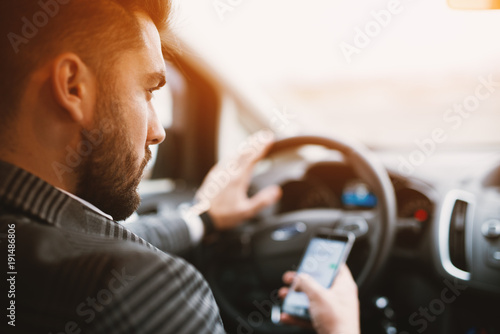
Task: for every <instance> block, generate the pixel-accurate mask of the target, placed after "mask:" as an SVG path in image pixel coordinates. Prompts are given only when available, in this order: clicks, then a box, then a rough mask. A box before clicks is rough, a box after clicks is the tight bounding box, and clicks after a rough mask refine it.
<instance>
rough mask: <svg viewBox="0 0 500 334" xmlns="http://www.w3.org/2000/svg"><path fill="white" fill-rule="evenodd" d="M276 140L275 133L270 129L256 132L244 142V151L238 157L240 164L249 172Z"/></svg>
mask: <svg viewBox="0 0 500 334" xmlns="http://www.w3.org/2000/svg"><path fill="white" fill-rule="evenodd" d="M274 141H275V136H274V133H273V132H272V131H270V130H262V131H259V132H256V133H254V134H253V135H251V136H250V137H248V139H247V140H246V141H245V143H244V144H243V146H242V147H243V149H242V153H240V155H239V156H238V158H237V163H238V165H239V166H241V167H243V169H244V170H246V171H247V172H248V171H249V170H252V169H253V167H254V165H255V164H256V163H257V162H258V161H259V160H261V159H262V158H263V157H265V155H266V154H267V152H268V151H269V149H270V148H271V146H272V145H273V144H274Z"/></svg>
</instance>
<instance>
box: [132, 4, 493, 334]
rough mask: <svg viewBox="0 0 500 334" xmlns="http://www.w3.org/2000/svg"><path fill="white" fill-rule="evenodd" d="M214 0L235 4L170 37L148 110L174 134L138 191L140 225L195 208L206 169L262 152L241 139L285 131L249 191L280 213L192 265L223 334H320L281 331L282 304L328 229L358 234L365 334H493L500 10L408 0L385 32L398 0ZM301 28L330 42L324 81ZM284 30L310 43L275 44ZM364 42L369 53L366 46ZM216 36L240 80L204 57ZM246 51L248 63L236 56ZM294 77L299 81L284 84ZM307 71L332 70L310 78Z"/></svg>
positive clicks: (213, 245)
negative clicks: (266, 197) (311, 246)
mask: <svg viewBox="0 0 500 334" xmlns="http://www.w3.org/2000/svg"><path fill="white" fill-rule="evenodd" d="M220 2H222V3H225V4H226V6H230V7H231V8H232V9H231V10H228V9H227V8H228V7H224V8H226V10H225V11H223V10H222V9H220V8H219V9H217V7H213V6H212V5H214V4H215V3H216V2H214V4H212V3H211V2H206V3H205V4H203V5H200V2H196V3H195V2H194V1H193V2H192V4H191V5H189V4H185V5H179V7H181V8H180V9H179V11H183V10H184V11H186V12H187V13H188V14H185V15H186V16H187V17H189V16H190V15H191V16H192V17H194V18H193V19H192V20H193V21H197V23H198V26H200V27H198V29H201V30H200V31H204V34H205V35H203V36H201V37H199V40H198V39H195V38H193V37H192V36H193V35H196V34H198V33H199V31H198V32H197V31H195V30H194V28H190V26H189V20H188V19H186V20H185V21H182V20H180V21H181V23H180V24H177V25H178V26H179V27H178V29H179V30H182V31H188V32H187V33H186V32H185V33H184V34H183V33H178V34H175V38H173V41H174V43H175V48H172V52H171V54H170V56H169V58H168V59H167V61H166V63H167V68H168V84H167V87H166V88H165V89H163V90H162V91H161V92H159V94H158V95H157V96H156V97H155V103H156V104H157V106H156V109H157V112H158V114H159V115H160V118H161V120H162V122H163V124H164V126H165V129H166V134H167V137H166V139H165V141H164V142H163V143H162V144H161V145H160V146H159V147H158V148H157V149H155V158H154V160H153V162H152V163H151V164H150V166H149V169H148V172H147V177H146V178H145V179H144V180H143V182H142V183H141V185H140V193H141V196H142V204H141V207H140V208H139V210H138V214H139V215H148V214H157V213H161V212H164V211H168V210H176V209H177V207H178V206H179V205H180V204H182V203H185V202H190V201H191V200H192V199H193V197H194V194H195V192H196V189H197V188H198V187H199V186H200V184H201V183H202V181H203V179H204V176H205V175H206V174H207V172H208V171H209V170H210V168H211V167H212V166H213V165H214V164H216V163H217V162H218V161H220V160H221V159H224V158H226V157H228V156H229V155H230V154H231V153H233V152H236V151H238V150H242V149H245V148H247V147H251V146H252V143H250V142H248V140H247V139H246V138H247V136H249V135H250V134H252V133H254V132H256V131H259V130H261V129H271V130H273V131H274V132H275V133H276V136H277V142H276V143H275V145H274V146H273V148H272V149H271V150H270V152H269V153H268V155H267V156H266V157H265V158H264V159H263V160H262V161H261V162H259V164H258V165H257V167H256V169H255V173H254V176H253V179H252V183H251V186H250V189H249V194H250V195H251V194H254V193H256V192H258V191H259V190H260V189H263V188H265V187H266V186H269V185H272V184H278V185H280V186H281V188H282V190H283V196H282V198H281V200H280V201H279V202H278V203H277V204H275V205H273V206H271V207H268V208H266V209H265V210H263V211H262V212H260V213H259V214H258V215H257V216H256V217H255V218H253V219H252V220H250V221H246V222H244V223H243V224H242V225H241V226H240V227H238V228H236V229H234V230H231V231H227V232H224V233H221V234H220V235H218V236H217V238H216V240H210V241H206V242H203V243H202V244H201V245H200V246H198V247H197V248H196V249H195V250H193V251H192V252H191V253H189V254H185V255H184V257H185V258H186V259H187V260H188V261H189V262H190V263H192V264H193V265H195V266H196V267H197V268H198V269H199V270H200V271H201V272H202V274H203V275H204V276H205V278H206V279H207V281H208V282H209V284H210V287H211V289H212V291H213V293H214V296H215V298H216V301H217V303H218V306H219V308H220V311H221V316H222V319H223V322H224V325H225V327H226V331H227V332H228V333H309V332H310V331H308V330H305V329H301V328H298V327H292V326H285V325H282V324H280V323H279V321H277V319H279V313H280V301H279V300H278V299H277V298H276V291H277V289H279V288H280V287H281V286H282V285H283V284H282V281H281V276H282V274H283V273H284V272H285V271H287V270H294V269H296V268H297V265H298V263H299V261H300V259H301V256H302V254H303V252H304V249H305V247H306V245H307V243H308V240H309V239H310V238H311V236H312V235H313V234H314V233H315V231H316V230H317V229H319V228H323V227H328V228H334V229H338V230H343V231H349V232H352V233H353V234H354V235H355V236H356V242H355V244H354V247H353V250H352V252H351V254H350V256H349V259H348V261H347V264H348V266H349V268H350V269H351V271H352V273H353V276H354V278H355V279H356V282H357V284H358V287H359V298H360V302H361V303H360V305H361V328H362V333H450V334H451V333H453V334H455V333H464V334H465V333H500V321H499V320H498V316H499V311H500V306H499V305H500V304H499V300H500V299H499V298H500V131H499V129H500V128H499V124H500V113H499V111H498V110H499V106H500V91H498V90H499V89H498V88H499V87H500V76H498V82H499V83H497V75H496V74H498V73H499V71H498V69H500V64H499V63H498V59H499V58H498V56H500V42H499V41H498V33H497V32H498V28H500V23H498V22H500V20H498V18H499V15H500V12H498V11H495V10H485V9H486V8H488V9H489V8H496V7H498V3H497V1H466V0H460V1H458V0H453V1H450V2H449V3H446V2H445V1H435V0H433V1H426V0H421V1H419V2H415V1H400V2H398V3H399V4H400V6H401V7H400V8H399V9H401V11H400V12H398V11H397V10H393V11H392V12H394V13H396V14H393V17H392V19H391V20H392V21H391V22H390V24H388V25H387V26H386V27H385V26H384V25H383V24H382V23H383V21H377V20H376V17H379V18H380V17H381V16H380V15H382V14H380V13H392V12H391V11H390V8H392V7H391V6H393V5H394V3H393V2H391V1H375V2H373V3H372V2H367V1H362V2H359V3H357V4H352V2H350V3H348V1H336V2H328V1H319V0H318V1H313V2H311V3H310V4H309V3H308V4H305V3H303V2H299V1H278V2H277V3H276V4H272V5H271V4H267V3H265V2H263V1H260V2H259V1H256V2H245V1H241V2H238V1H220ZM391 3H392V5H391ZM183 6H185V7H183ZM190 6H192V7H193V8H190ZM196 6H198V7H197V9H195V8H194V7H196ZM199 6H201V7H199ZM304 6H308V8H304ZM394 8H395V7H394ZM394 8H393V9H394ZM201 9H205V11H203V10H201ZM403 9H404V10H403ZM382 10H384V12H382ZM198 12H200V13H204V15H206V16H207V17H209V18H208V19H206V21H213V26H214V28H212V30H210V29H208V28H207V27H206V26H205V25H204V24H205V22H206V21H201V22H200V21H199V20H198V16H196V15H202V14H196V13H198ZM259 13H260V15H262V21H263V22H260V23H259V22H257V23H256V22H255V20H254V19H252V15H258V14H259ZM373 13H376V14H377V13H378V14H377V15H379V14H380V15H379V16H377V15H372V14H373ZM298 15H302V16H303V17H304V25H307V24H310V25H313V26H314V25H315V24H317V26H316V29H317V30H318V31H324V30H326V31H325V35H326V36H328V38H330V39H331V40H330V46H329V48H331V49H332V50H331V52H333V53H335V55H336V58H332V59H331V62H332V63H337V64H336V65H335V66H333V65H332V68H330V69H327V70H324V72H325V73H326V74H325V73H323V72H321V70H320V69H316V67H318V68H319V67H321V66H322V65H321V64H314V63H315V62H316V58H315V57H316V56H317V54H316V53H317V52H318V53H319V52H320V51H321V50H314V49H312V50H311V48H312V47H313V46H312V45H313V44H312V43H313V42H311V44H307V39H308V38H309V37H310V38H311V39H314V38H316V37H317V36H309V37H308V36H307V33H308V31H309V30H307V29H305V28H303V27H301V28H297V30H293V29H294V28H290V27H291V26H292V25H293V26H295V23H293V21H295V22H297V20H298V17H297V16H298ZM440 15H441V16H440ZM330 16H331V17H330ZM387 17H388V16H386V17H385V18H386V21H385V22H387V20H389V19H388V18H387ZM336 19H338V20H339V21H341V22H337V23H332V27H330V28H326V27H325V26H323V25H326V24H327V23H328V22H330V21H332V20H336ZM447 19H449V20H450V21H445V20H447ZM381 20H382V19H381ZM272 22H274V23H275V24H274V25H273V24H272ZM282 22H283V23H282ZM315 22H316V23H315ZM373 22H380V23H379V24H378V27H381V29H382V30H381V32H380V33H379V34H375V33H374V31H373V30H370V29H371V28H370V24H371V23H373ZM416 22H419V24H418V25H416ZM448 23H449V24H450V26H447V24H448ZM251 24H257V25H259V26H260V25H261V26H260V27H258V28H255V29H256V32H254V34H255V36H254V39H255V40H252V41H251V40H249V39H250V37H249V36H253V35H252V33H251V32H248V35H245V33H243V32H242V31H243V30H238V29H240V28H241V27H243V26H245V25H246V26H249V25H251ZM341 24H342V27H341V26H340V25H341ZM174 25H175V24H174ZM372 26H375V25H374V24H372ZM365 27H368V28H367V29H368V30H364V29H365ZM231 28H234V31H232V32H228V30H231ZM338 28H341V29H343V31H344V32H338V30H337V29H338ZM190 29H191V30H192V31H191V32H189V30H190ZM247 29H248V27H247ZM273 29H275V30H278V31H279V32H276V31H274V30H273ZM287 29H290V30H291V33H297V31H298V30H299V29H301V30H302V29H303V36H298V37H297V41H295V42H294V41H292V40H290V41H288V42H283V43H285V45H281V44H280V41H279V40H277V39H274V40H273V38H275V37H276V36H282V38H283V39H285V37H284V36H285V34H286V33H287ZM328 29H331V30H328ZM222 31H223V32H222ZM345 31H347V33H346V32H345ZM370 31H371V35H369V33H370ZM217 32H218V33H219V34H220V36H222V35H223V34H229V33H231V34H233V35H231V36H233V37H232V38H229V37H227V36H226V38H225V39H224V38H222V37H220V36H217V35H216V34H217ZM190 34H191V35H190ZM266 34H269V35H271V36H270V37H269V40H273V42H269V41H267V40H266V39H265V38H264V37H265V36H264V35H266ZM357 34H358V35H359V36H358V39H359V40H356V36H357ZM190 36H191V37H190ZM235 36H236V37H238V38H236V37H235ZM263 36H264V37H263ZM338 36H340V37H338ZM346 36H347V37H349V36H350V38H351V39H349V38H347V37H346ZM360 36H361V37H362V36H368V37H369V38H371V43H370V46H368V47H366V48H361V47H358V46H357V44H356V41H358V42H359V41H360V40H362V38H361V37H360ZM318 39H320V38H319V37H318ZM200 40H206V41H200ZM213 40H217V41H219V42H217V43H220V45H222V44H223V43H226V44H227V45H226V48H225V49H223V48H221V50H216V51H217V52H219V54H221V53H224V52H226V51H227V50H234V49H238V48H241V50H240V52H241V53H237V52H236V51H235V53H234V54H232V56H234V58H238V59H237V61H236V66H241V67H245V66H246V65H245V64H249V63H251V62H252V61H255V62H257V64H254V65H248V66H249V68H246V69H244V70H243V71H242V72H236V71H232V69H233V67H231V66H232V65H230V64H228V63H226V62H225V61H224V59H227V58H224V57H223V56H221V57H222V59H223V60H222V61H220V60H219V61H218V62H217V61H214V60H213V59H214V58H216V56H214V54H216V53H217V52H215V51H214V52H213V53H210V52H208V51H207V48H206V46H203V44H204V43H205V44H206V45H209V44H210V43H212V41H213ZM238 40H239V42H240V44H238V43H237V42H238ZM341 40H342V41H344V42H345V44H342V43H337V42H339V41H341ZM233 42H234V43H233ZM323 42H324V41H323ZM469 42H470V43H469ZM197 43H199V44H197ZM213 43H214V44H213V45H215V46H213V47H214V48H217V47H218V45H219V44H215V43H216V42H213ZM286 43H288V44H286ZM293 43H297V44H299V45H300V47H301V48H304V49H307V50H305V51H304V50H302V52H303V55H302V56H296V55H295V56H292V55H291V56H290V57H292V58H293V57H295V58H293V60H288V59H284V58H280V57H279V56H276V55H274V53H275V52H276V53H279V52H283V54H285V53H286V52H290V50H291V49H290V45H292V44H293ZM318 43H319V42H318ZM471 43H474V44H471ZM248 44H250V46H248ZM200 45H202V46H200ZM245 45H247V46H246V47H247V48H248V49H245ZM255 45H261V48H260V49H257V47H255ZM342 45H344V48H342ZM346 45H349V46H350V47H352V48H353V49H350V48H347V49H346V48H345V46H346ZM250 47H251V48H254V49H256V50H254V51H255V52H254V54H252V55H250V56H249V57H248V58H245V59H242V58H239V56H235V55H241V54H243V53H244V52H247V51H248V50H249V49H250ZM308 48H309V49H308ZM354 48H355V49H356V50H357V52H359V53H357V52H356V51H354ZM333 49H335V50H333ZM280 50H284V51H280ZM308 50H309V51H308ZM346 50H347V51H346ZM417 50H418V52H420V53H417ZM443 50H445V51H446V50H448V51H446V52H448V53H447V54H444V55H443V54H441V52H445V51H443ZM227 52H230V51H227ZM345 52H348V54H349V55H350V57H352V62H353V63H356V64H354V65H353V64H348V62H347V61H346V57H345V56H346V53H345ZM410 53H411V54H412V55H411V56H408V57H409V59H401V58H404V57H406V55H408V54H410ZM283 54H281V56H283ZM226 56H227V57H228V58H229V57H230V56H231V54H226ZM455 56H456V57H455ZM301 57H303V64H297V60H298V59H300V58H301ZM306 57H308V58H306ZM317 57H318V59H317V62H319V63H321V62H322V61H324V60H321V59H322V56H317ZM267 58H269V62H268V63H267V65H265V66H264V65H262V64H261V63H259V62H261V61H262V59H267ZM370 59H372V60H370ZM373 59H375V60H373ZM280 61H282V62H283V64H280ZM281 65H282V68H277V67H280V66H281ZM320 65H321V66H320ZM379 65H380V66H379ZM252 66H253V67H252ZM266 66H267V67H266ZM299 66H302V68H303V70H302V71H303V72H301V71H300V70H297V71H296V72H295V77H293V76H290V77H287V76H286V75H283V74H282V73H284V72H286V71H285V70H286V69H288V68H289V67H290V68H291V67H299ZM446 66H448V67H446ZM259 68H261V69H262V71H263V72H266V71H267V70H269V73H266V76H265V78H264V76H263V78H264V79H262V80H261V82H262V81H269V80H268V76H272V75H276V76H279V75H281V76H280V80H281V81H276V82H280V84H279V85H276V84H275V85H274V86H272V85H267V86H266V85H265V84H262V85H260V83H261V82H258V84H256V83H255V81H258V80H254V82H252V80H248V81H247V80H246V79H245V78H244V76H243V74H242V73H250V72H256V71H258V69H259ZM368 68H372V70H367V69H368ZM403 68H404V69H403ZM273 69H274V72H273ZM406 70H407V71H406ZM308 71H311V72H312V73H316V72H318V73H323V74H322V76H321V77H316V78H315V77H314V75H312V76H311V77H309V78H306V77H303V76H302V73H305V72H308ZM336 71H338V72H339V74H338V76H335V73H336ZM370 71H371V72H370ZM365 72H369V73H368V74H366V75H364V74H363V73H365ZM279 73H281V74H279ZM249 76H250V77H251V75H249ZM255 76H257V74H255ZM327 77H328V78H330V79H329V80H327V79H325V78H327ZM250 79H252V78H250ZM253 79H255V78H253ZM286 82H287V83H288V84H284V83H286ZM267 83H268V82H267ZM269 86H271V88H269ZM457 104H461V105H462V109H453V108H454V106H456V105H457ZM125 224H126V223H125Z"/></svg>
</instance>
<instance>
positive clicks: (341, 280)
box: [279, 265, 360, 334]
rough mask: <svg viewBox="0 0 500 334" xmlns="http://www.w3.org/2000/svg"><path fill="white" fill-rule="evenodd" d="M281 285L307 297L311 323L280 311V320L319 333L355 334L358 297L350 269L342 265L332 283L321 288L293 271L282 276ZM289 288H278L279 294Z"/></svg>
mask: <svg viewBox="0 0 500 334" xmlns="http://www.w3.org/2000/svg"><path fill="white" fill-rule="evenodd" d="M283 282H285V284H287V285H290V284H292V288H293V289H294V290H297V291H301V292H304V293H305V294H306V295H307V297H308V298H309V304H310V306H309V314H310V315H311V322H310V323H309V322H306V321H303V320H299V319H297V318H294V317H292V316H290V315H288V314H286V313H284V314H282V316H281V322H282V323H286V324H290V325H297V326H302V327H311V325H312V327H314V329H315V330H316V332H318V333H319V334H359V333H360V324H359V300H358V287H357V285H356V282H354V279H353V278H352V275H351V272H350V271H349V268H347V266H346V265H343V266H342V267H341V268H340V270H339V273H338V275H337V277H336V278H335V281H334V283H333V285H332V286H331V287H330V288H329V289H325V288H323V287H322V286H321V285H319V284H318V283H317V282H316V281H315V280H314V279H313V278H312V277H310V276H308V275H305V274H300V275H297V273H295V272H287V273H285V274H284V275H283ZM288 291H289V288H281V289H280V291H279V295H280V297H281V298H285V296H286V295H287V293H288Z"/></svg>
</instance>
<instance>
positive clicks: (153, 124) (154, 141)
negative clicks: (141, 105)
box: [147, 108, 165, 146]
mask: <svg viewBox="0 0 500 334" xmlns="http://www.w3.org/2000/svg"><path fill="white" fill-rule="evenodd" d="M149 116H150V117H149V121H148V137H147V145H148V146H149V145H158V144H161V143H162V142H163V141H164V140H165V129H164V128H163V125H162V124H161V122H160V119H159V118H158V115H157V114H156V112H155V110H154V108H151V110H150V115H149Z"/></svg>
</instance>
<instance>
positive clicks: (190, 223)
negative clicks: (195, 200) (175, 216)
mask: <svg viewBox="0 0 500 334" xmlns="http://www.w3.org/2000/svg"><path fill="white" fill-rule="evenodd" d="M179 212H180V215H181V217H182V219H183V220H184V221H185V222H186V225H187V227H188V230H189V235H190V236H191V243H192V245H194V246H196V245H198V244H199V243H200V242H201V239H203V236H204V235H205V226H204V225H203V221H202V220H201V218H200V216H199V215H198V214H197V213H196V211H195V210H192V206H191V205H190V204H188V203H184V204H181V205H179Z"/></svg>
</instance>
